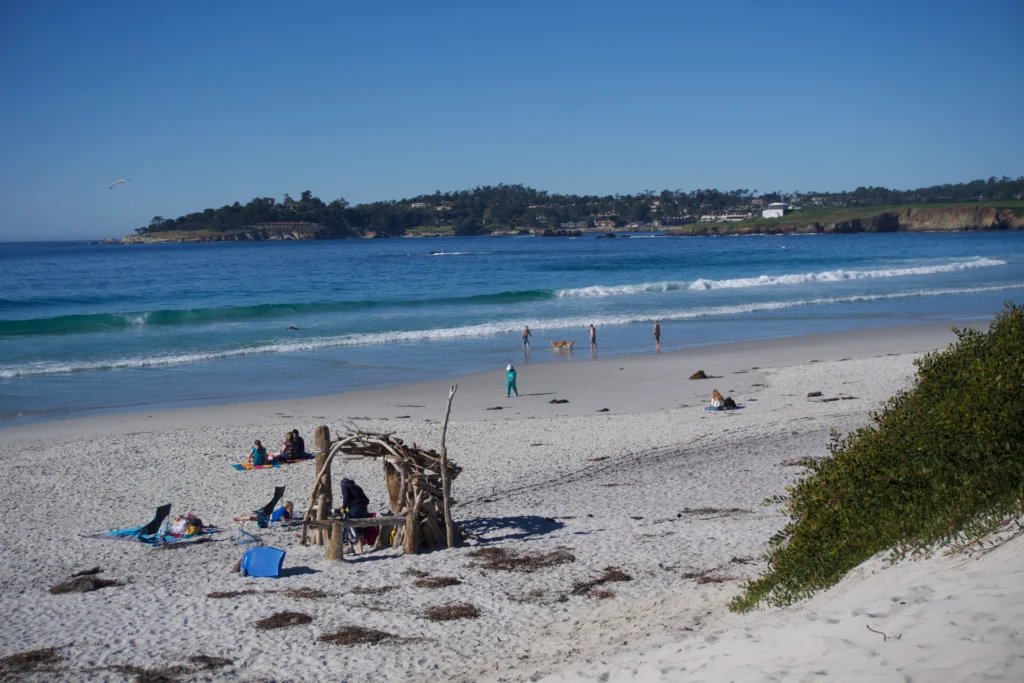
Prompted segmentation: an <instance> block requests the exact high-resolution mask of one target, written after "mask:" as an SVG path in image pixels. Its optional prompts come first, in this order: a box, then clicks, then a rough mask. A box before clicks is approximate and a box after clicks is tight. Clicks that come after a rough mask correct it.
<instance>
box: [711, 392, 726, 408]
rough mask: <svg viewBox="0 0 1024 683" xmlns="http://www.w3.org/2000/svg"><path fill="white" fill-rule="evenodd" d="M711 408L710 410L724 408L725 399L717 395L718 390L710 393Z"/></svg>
mask: <svg viewBox="0 0 1024 683" xmlns="http://www.w3.org/2000/svg"><path fill="white" fill-rule="evenodd" d="M711 407H712V408H724V407H725V399H724V398H723V397H722V395H721V394H720V393H718V389H715V390H714V391H712V392H711Z"/></svg>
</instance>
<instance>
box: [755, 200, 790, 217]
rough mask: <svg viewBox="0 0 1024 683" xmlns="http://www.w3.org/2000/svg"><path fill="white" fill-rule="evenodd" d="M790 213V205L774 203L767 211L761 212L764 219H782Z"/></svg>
mask: <svg viewBox="0 0 1024 683" xmlns="http://www.w3.org/2000/svg"><path fill="white" fill-rule="evenodd" d="M787 211H789V204H787V203H786V202H772V203H771V204H769V205H768V208H767V209H762V210H761V217H762V218H782V217H783V216H785V215H786V212H787Z"/></svg>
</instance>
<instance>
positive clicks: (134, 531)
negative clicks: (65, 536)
mask: <svg viewBox="0 0 1024 683" xmlns="http://www.w3.org/2000/svg"><path fill="white" fill-rule="evenodd" d="M145 528H146V527H145V526H135V527H129V528H127V529H114V530H113V531H105V532H103V533H101V534H92V535H89V536H83V537H82V538H98V539H105V540H109V541H139V542H141V543H149V544H150V545H170V544H171V543H182V542H185V541H195V540H198V539H200V538H203V537H205V536H209V535H210V534H215V533H217V532H219V531H220V529H218V528H217V527H212V526H208V527H205V528H204V529H203V530H202V531H200V532H199V533H198V534H189V535H188V536H176V535H173V534H149V535H145V534H141V533H139V532H141V531H142V530H143V529H145Z"/></svg>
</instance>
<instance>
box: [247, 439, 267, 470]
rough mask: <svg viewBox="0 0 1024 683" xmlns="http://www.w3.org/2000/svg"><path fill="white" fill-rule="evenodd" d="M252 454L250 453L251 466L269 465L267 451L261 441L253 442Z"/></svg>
mask: <svg viewBox="0 0 1024 683" xmlns="http://www.w3.org/2000/svg"><path fill="white" fill-rule="evenodd" d="M252 443H253V447H252V452H250V453H249V464H250V465H253V466H260V465H266V464H267V449H266V448H264V447H263V444H261V443H260V440H259V439H256V440H255V441H253V442H252Z"/></svg>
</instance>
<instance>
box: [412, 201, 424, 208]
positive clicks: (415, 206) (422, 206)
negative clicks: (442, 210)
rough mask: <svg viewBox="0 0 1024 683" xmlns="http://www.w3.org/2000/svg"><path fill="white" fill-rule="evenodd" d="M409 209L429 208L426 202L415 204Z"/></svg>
mask: <svg viewBox="0 0 1024 683" xmlns="http://www.w3.org/2000/svg"><path fill="white" fill-rule="evenodd" d="M409 208H410V209H425V208H427V203H426V202H413V203H412V204H410V205H409Z"/></svg>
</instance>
